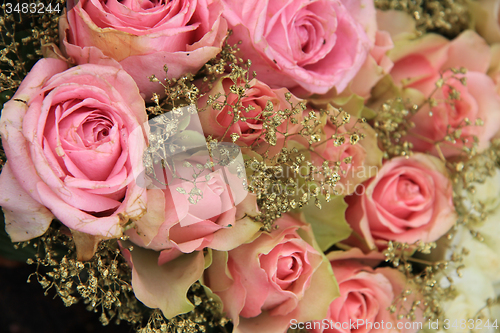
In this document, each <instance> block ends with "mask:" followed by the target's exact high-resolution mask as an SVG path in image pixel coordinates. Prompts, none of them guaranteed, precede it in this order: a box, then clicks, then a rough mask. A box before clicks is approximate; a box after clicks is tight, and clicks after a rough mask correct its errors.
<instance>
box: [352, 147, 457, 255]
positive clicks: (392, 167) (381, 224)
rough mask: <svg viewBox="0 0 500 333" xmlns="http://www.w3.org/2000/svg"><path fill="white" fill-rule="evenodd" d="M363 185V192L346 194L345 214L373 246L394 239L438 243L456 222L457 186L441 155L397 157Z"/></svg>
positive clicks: (381, 246)
mask: <svg viewBox="0 0 500 333" xmlns="http://www.w3.org/2000/svg"><path fill="white" fill-rule="evenodd" d="M362 187H363V191H362V192H363V193H362V194H361V195H357V194H355V195H352V196H350V197H346V199H345V200H346V202H347V203H348V204H349V207H348V208H347V210H346V213H345V216H346V220H347V222H348V223H349V224H350V225H351V227H352V228H353V230H354V232H356V233H357V234H358V235H359V236H361V237H362V238H363V239H364V240H365V241H366V244H367V245H368V247H369V248H370V249H374V248H376V246H377V247H378V248H379V249H382V248H384V247H385V244H386V242H387V241H390V240H392V241H398V242H406V243H409V244H412V243H415V242H417V241H419V240H421V241H423V242H433V241H435V240H437V239H438V238H440V237H441V236H442V235H444V234H445V233H446V232H447V231H448V230H449V229H450V228H451V227H452V226H453V224H454V223H455V222H456V219H457V216H456V213H455V208H454V206H453V201H452V198H453V189H452V185H451V182H450V179H449V177H448V173H447V171H446V168H445V166H444V164H443V163H442V162H441V161H440V160H439V159H437V158H436V157H433V156H430V155H425V154H419V153H417V154H414V155H413V156H411V157H410V158H408V159H407V158H405V157H397V158H393V159H391V160H389V161H387V162H386V163H384V165H383V166H382V168H381V169H380V171H379V172H378V174H377V175H376V176H375V177H374V178H372V179H370V180H368V181H367V182H365V183H364V184H363V185H362ZM357 191H359V189H358V190H357ZM355 238H356V237H352V236H351V240H353V239H355Z"/></svg>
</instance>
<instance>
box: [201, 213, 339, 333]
mask: <svg viewBox="0 0 500 333" xmlns="http://www.w3.org/2000/svg"><path fill="white" fill-rule="evenodd" d="M276 224H277V225H278V226H279V228H278V229H277V230H273V231H272V232H271V233H262V234H261V235H260V236H259V237H258V238H257V239H256V240H254V241H253V242H251V243H248V244H244V245H241V246H239V247H237V248H236V249H234V250H231V251H229V252H218V251H214V252H213V261H212V265H211V266H210V267H209V268H207V270H206V271H205V275H204V284H205V285H206V286H208V287H209V288H210V289H211V290H212V291H213V292H214V293H215V294H217V295H218V296H219V297H220V299H221V300H222V302H223V304H224V311H225V312H226V314H227V316H228V317H229V318H231V319H232V321H233V323H234V331H233V332H235V333H237V332H269V333H278V332H286V331H287V329H288V327H289V326H290V321H291V320H292V319H297V320H299V321H308V320H315V319H321V318H322V317H324V316H325V314H326V310H327V308H328V305H329V304H330V302H331V301H332V300H333V299H334V297H335V296H336V295H337V292H336V286H335V279H334V278H333V275H332V272H331V270H330V267H329V266H330V265H329V264H328V262H327V261H326V258H324V256H323V255H322V253H321V251H318V250H317V246H316V245H315V242H314V238H313V235H312V230H311V227H310V225H307V224H305V223H303V222H301V221H299V220H296V219H295V218H293V217H292V216H290V215H288V214H285V215H284V216H283V217H282V218H280V219H278V220H277V221H276Z"/></svg>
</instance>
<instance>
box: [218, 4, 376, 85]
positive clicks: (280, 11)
mask: <svg viewBox="0 0 500 333" xmlns="http://www.w3.org/2000/svg"><path fill="white" fill-rule="evenodd" d="M223 2H224V4H225V9H224V14H223V15H224V17H225V18H226V19H227V20H228V23H229V26H230V28H231V29H232V30H233V35H232V36H231V38H230V41H231V43H234V42H237V41H242V42H243V43H242V44H241V45H239V47H240V52H239V55H240V56H241V57H244V58H247V59H250V60H251V61H252V70H255V71H256V72H257V77H258V78H259V80H262V81H263V82H265V83H267V84H268V85H269V86H271V87H272V88H276V87H279V88H281V87H286V88H288V89H290V90H291V91H292V92H294V93H295V94H296V95H310V94H313V93H317V94H324V93H326V92H328V91H329V90H330V89H331V88H334V87H335V89H336V90H337V92H341V91H343V90H344V89H345V88H346V87H347V85H348V83H349V82H350V81H351V80H352V78H353V77H354V76H355V75H356V73H357V72H358V70H359V69H360V68H361V66H362V65H363V63H364V61H365V59H366V56H367V54H368V52H369V50H370V48H371V42H370V39H369V38H368V36H367V33H366V31H365V30H369V33H371V30H373V27H372V26H371V23H373V24H376V18H375V9H374V6H373V2H372V1H358V0H357V1H338V0H314V1H309V0H293V1H269V0H258V1H253V2H241V1H239V0H224V1H223Z"/></svg>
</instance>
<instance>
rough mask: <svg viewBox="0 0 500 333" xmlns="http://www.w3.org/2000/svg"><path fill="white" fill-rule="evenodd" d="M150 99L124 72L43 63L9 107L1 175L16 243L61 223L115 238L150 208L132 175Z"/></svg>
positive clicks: (0, 123)
mask: <svg viewBox="0 0 500 333" xmlns="http://www.w3.org/2000/svg"><path fill="white" fill-rule="evenodd" d="M146 122H147V114H146V110H145V105H144V100H143V99H142V98H141V96H140V94H139V90H138V88H137V85H136V84H135V82H134V80H133V79H132V78H131V77H130V76H129V75H128V74H127V73H126V72H125V71H123V70H120V69H117V68H114V67H106V66H98V65H82V66H77V67H74V68H70V69H67V65H66V64H65V62H63V61H60V60H55V59H42V60H40V61H39V62H37V63H36V64H35V66H34V67H33V69H32V70H31V71H30V73H29V74H28V75H27V76H26V78H25V79H24V80H23V82H22V84H21V86H20V87H19V89H18V91H17V92H16V94H15V95H14V97H13V98H12V99H11V100H10V101H9V102H7V103H6V104H5V106H4V109H3V111H2V117H1V120H0V132H1V134H2V143H3V147H4V149H5V152H6V155H7V158H8V162H7V164H6V165H5V167H4V168H3V171H2V174H1V175H0V202H1V205H2V207H3V210H4V212H5V218H6V224H7V226H6V229H7V232H8V233H9V235H10V236H11V238H12V240H13V241H15V242H18V241H24V240H28V239H31V238H34V237H37V236H40V235H42V234H43V233H44V232H45V230H46V229H47V228H48V227H49V224H50V222H51V220H52V219H53V218H57V219H58V220H59V221H61V222H62V223H63V224H65V225H66V226H67V227H69V228H70V229H72V230H73V231H78V232H82V233H87V234H90V235H96V236H98V237H100V238H113V237H119V236H121V235H122V226H123V225H124V223H126V222H128V220H129V219H134V218H137V217H138V216H140V215H141V214H142V213H143V211H144V209H145V201H146V198H145V191H144V190H143V189H141V188H140V187H138V186H136V185H135V181H134V177H133V172H132V169H133V168H135V167H137V166H138V165H141V164H142V153H143V151H144V149H145V147H146V142H147V141H146V140H147V133H148V128H149V127H148V126H147V124H146V125H144V124H145V123H146Z"/></svg>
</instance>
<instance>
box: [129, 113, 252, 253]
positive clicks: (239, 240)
mask: <svg viewBox="0 0 500 333" xmlns="http://www.w3.org/2000/svg"><path fill="white" fill-rule="evenodd" d="M149 124H150V128H151V135H150V145H149V147H148V150H147V152H146V154H145V155H144V162H145V163H144V164H145V168H144V172H145V173H146V176H147V177H145V178H147V179H149V184H148V182H146V184H143V185H146V186H145V187H147V188H148V189H149V190H148V210H147V212H146V213H145V214H144V216H143V217H142V218H141V219H140V221H139V222H140V223H139V226H140V225H141V224H144V225H148V226H153V225H154V226H157V230H158V231H157V233H155V235H154V237H153V238H152V239H151V238H149V237H144V232H143V231H142V230H140V229H138V230H137V229H136V228H131V229H130V230H129V231H128V233H127V234H128V235H129V236H130V239H131V241H133V242H134V243H136V244H138V245H140V246H142V247H145V248H148V249H153V250H155V251H162V250H163V251H162V254H161V255H160V261H161V262H167V261H170V260H172V259H174V258H176V257H177V256H179V255H181V254H182V253H191V252H193V251H201V250H203V249H204V248H206V247H209V248H212V249H217V250H221V251H227V250H230V249H233V248H235V247H237V246H239V245H240V244H243V243H245V242H247V241H248V240H249V239H251V238H252V237H254V235H255V234H256V233H257V232H258V231H259V229H260V227H261V224H259V223H257V222H254V221H253V220H252V218H251V217H252V216H255V215H257V214H258V208H257V203H256V199H255V196H254V195H248V192H247V189H246V186H247V184H246V173H245V164H244V160H243V156H242V155H241V151H240V149H239V147H238V146H236V145H235V144H233V143H218V144H216V145H215V144H210V146H209V147H207V143H206V139H205V136H204V135H203V131H202V128H201V124H200V121H199V119H198V113H197V112H196V108H195V107H194V106H190V107H183V108H178V109H175V110H173V111H172V112H169V113H166V114H163V115H161V116H159V117H156V118H153V119H152V120H150V122H149ZM208 148H210V150H209V149H208ZM160 160H161V162H160Z"/></svg>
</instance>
